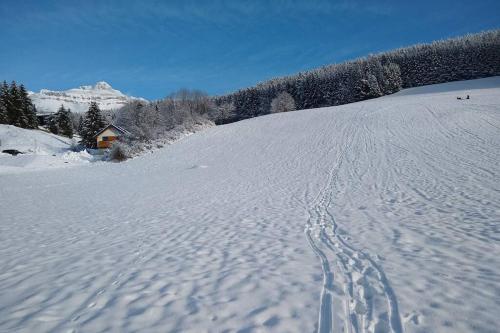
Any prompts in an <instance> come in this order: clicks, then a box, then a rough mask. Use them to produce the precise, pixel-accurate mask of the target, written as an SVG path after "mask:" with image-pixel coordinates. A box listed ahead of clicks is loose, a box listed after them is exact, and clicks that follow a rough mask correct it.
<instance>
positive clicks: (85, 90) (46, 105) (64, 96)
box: [30, 81, 146, 113]
mask: <svg viewBox="0 0 500 333" xmlns="http://www.w3.org/2000/svg"><path fill="white" fill-rule="evenodd" d="M30 98H31V100H32V101H33V103H34V104H35V106H36V108H37V111H38V112H40V113H52V112H56V111H57V110H58V109H59V107H61V104H62V105H64V107H66V108H70V109H71V111H72V112H77V113H81V112H86V111H87V110H88V108H89V104H90V102H96V103H97V104H98V105H99V108H100V109H101V110H115V109H119V108H120V107H122V106H123V105H125V104H127V103H129V102H130V101H133V100H142V101H146V100H145V99H143V98H137V97H133V96H127V95H125V94H123V93H122V92H121V91H119V90H116V89H113V88H112V87H111V86H110V85H109V84H108V83H106V82H103V81H101V82H97V83H96V84H95V85H94V86H81V87H79V88H75V89H69V90H65V91H52V90H47V89H42V90H40V92H38V93H33V92H30Z"/></svg>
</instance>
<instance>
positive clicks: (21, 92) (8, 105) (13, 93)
mask: <svg viewBox="0 0 500 333" xmlns="http://www.w3.org/2000/svg"><path fill="white" fill-rule="evenodd" d="M0 124H8V125H14V126H17V127H22V128H37V127H38V121H37V118H36V109H35V106H34V105H33V103H32V102H31V99H30V98H29V96H28V92H27V91H26V88H25V87H24V85H22V84H21V85H17V83H16V82H15V81H12V83H11V84H10V85H9V84H7V82H5V81H3V83H2V85H1V86H0Z"/></svg>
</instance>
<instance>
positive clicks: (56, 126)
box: [49, 105, 73, 138]
mask: <svg viewBox="0 0 500 333" xmlns="http://www.w3.org/2000/svg"><path fill="white" fill-rule="evenodd" d="M49 131H51V132H52V133H54V134H60V135H64V136H67V137H69V138H72V137H73V124H72V122H71V111H70V110H69V109H66V108H64V105H61V107H60V108H59V110H58V111H57V112H56V113H55V114H54V116H53V117H52V118H51V119H50V122H49Z"/></svg>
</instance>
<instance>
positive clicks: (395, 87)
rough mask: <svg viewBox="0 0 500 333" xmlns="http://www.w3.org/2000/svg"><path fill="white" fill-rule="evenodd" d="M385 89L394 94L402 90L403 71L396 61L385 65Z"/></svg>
mask: <svg viewBox="0 0 500 333" xmlns="http://www.w3.org/2000/svg"><path fill="white" fill-rule="evenodd" d="M384 77H385V82H384V91H385V92H386V93H388V94H393V93H395V92H398V91H400V90H401V88H402V86H403V81H402V80H401V71H400V69H399V66H398V65H396V64H395V63H392V62H391V63H389V64H387V65H385V66H384Z"/></svg>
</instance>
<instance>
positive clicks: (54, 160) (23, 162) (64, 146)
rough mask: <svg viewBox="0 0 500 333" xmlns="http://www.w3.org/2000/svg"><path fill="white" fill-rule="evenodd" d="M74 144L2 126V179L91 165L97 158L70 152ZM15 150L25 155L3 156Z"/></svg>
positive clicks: (82, 153)
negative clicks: (5, 175) (32, 172)
mask: <svg viewBox="0 0 500 333" xmlns="http://www.w3.org/2000/svg"><path fill="white" fill-rule="evenodd" d="M77 141H78V140H77V139H74V140H71V139H69V138H67V137H64V136H59V135H54V134H52V133H49V132H45V131H41V130H28V129H24V128H19V127H15V126H12V125H0V176H1V175H3V174H9V173H19V172H26V171H35V170H36V171H40V170H42V169H53V168H62V167H69V166H77V165H82V164H88V163H89V162H91V161H93V160H94V158H93V157H92V156H91V155H90V154H89V153H87V152H86V151H82V152H73V151H71V146H72V144H76V142H77ZM8 149H14V150H18V151H20V152H22V153H23V154H20V155H17V156H12V155H9V154H4V153H1V152H2V151H3V150H8Z"/></svg>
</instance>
